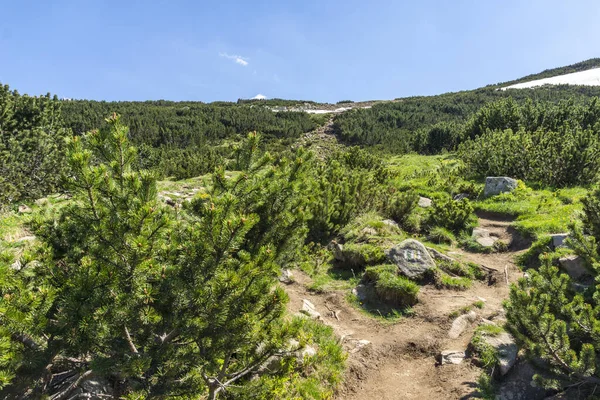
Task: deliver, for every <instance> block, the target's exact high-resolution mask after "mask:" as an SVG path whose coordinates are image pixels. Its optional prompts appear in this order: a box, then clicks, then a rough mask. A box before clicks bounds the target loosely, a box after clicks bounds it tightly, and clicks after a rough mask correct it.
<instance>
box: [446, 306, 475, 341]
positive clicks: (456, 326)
mask: <svg viewBox="0 0 600 400" xmlns="http://www.w3.org/2000/svg"><path fill="white" fill-rule="evenodd" d="M476 319H477V313H475V311H469V312H468V313H467V314H463V315H461V316H459V317H457V318H456V319H455V320H454V321H453V322H452V327H451V328H450V331H448V337H449V338H450V339H456V338H458V337H459V336H460V335H462V334H463V332H464V331H465V329H467V327H469V325H471V324H472V323H473V322H475V320H476Z"/></svg>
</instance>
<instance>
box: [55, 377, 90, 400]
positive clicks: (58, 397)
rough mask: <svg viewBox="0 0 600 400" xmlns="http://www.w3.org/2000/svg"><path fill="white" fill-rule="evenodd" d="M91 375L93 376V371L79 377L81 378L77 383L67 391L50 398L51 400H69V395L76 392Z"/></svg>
mask: <svg viewBox="0 0 600 400" xmlns="http://www.w3.org/2000/svg"><path fill="white" fill-rule="evenodd" d="M91 374H92V370H87V371H85V372H84V373H83V374H81V375H80V376H79V378H77V380H76V381H75V382H73V383H72V384H71V385H69V387H67V388H66V389H65V390H63V391H62V392H60V393H57V394H55V395H54V396H52V397H50V400H64V399H66V398H68V396H69V394H71V392H72V391H73V390H75V389H76V388H77V387H78V386H79V385H80V384H81V383H82V382H83V381H84V380H85V379H86V378H87V377H88V376H90V375H91Z"/></svg>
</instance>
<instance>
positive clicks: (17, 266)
mask: <svg viewBox="0 0 600 400" xmlns="http://www.w3.org/2000/svg"><path fill="white" fill-rule="evenodd" d="M10 268H11V269H14V270H15V271H20V270H21V269H22V268H23V264H21V261H20V260H17V261H15V262H14V263H12V264H10Z"/></svg>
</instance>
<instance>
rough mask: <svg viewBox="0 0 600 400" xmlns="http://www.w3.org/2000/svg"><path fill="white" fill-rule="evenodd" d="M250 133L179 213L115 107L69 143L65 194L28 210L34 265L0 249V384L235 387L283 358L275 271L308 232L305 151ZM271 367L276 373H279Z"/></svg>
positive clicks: (150, 390) (128, 390)
mask: <svg viewBox="0 0 600 400" xmlns="http://www.w3.org/2000/svg"><path fill="white" fill-rule="evenodd" d="M258 140H259V136H258V135H256V134H252V135H250V136H249V138H248V139H247V140H246V141H245V142H244V143H243V145H242V146H241V147H240V148H239V149H238V151H237V153H236V154H237V159H236V163H235V166H236V167H237V169H238V171H236V172H234V173H233V176H229V177H228V176H227V175H226V174H225V172H224V171H223V170H219V171H217V172H216V173H215V174H214V177H213V183H212V185H210V187H209V188H208V189H207V191H206V193H204V194H203V195H200V196H199V197H198V198H196V199H195V200H193V201H192V202H191V203H190V204H189V205H188V206H186V207H185V209H184V210H182V211H181V212H176V211H173V210H171V209H170V208H167V206H163V205H161V203H160V202H159V201H158V200H157V187H156V180H155V178H154V176H153V174H151V173H149V172H147V171H136V170H135V169H134V166H135V165H137V160H136V151H135V149H134V148H132V147H130V146H129V143H128V138H127V129H126V128H125V127H124V126H123V125H122V124H121V122H120V120H119V117H117V116H116V115H114V116H113V117H112V118H109V119H108V120H107V125H106V126H105V127H104V128H103V129H100V130H98V131H92V132H90V133H89V134H87V135H85V136H84V137H76V138H74V139H73V140H71V141H70V142H69V147H68V160H69V164H70V170H71V178H70V181H69V187H70V190H71V191H72V193H73V199H72V200H71V201H70V203H69V204H68V205H67V206H65V207H64V208H63V209H61V210H60V213H59V215H58V216H57V217H55V218H50V219H49V220H41V221H38V222H37V223H36V233H37V235H38V236H39V237H40V238H41V239H42V241H43V242H44V243H45V247H44V253H43V254H44V256H45V258H44V259H43V260H42V262H41V263H40V264H39V265H36V266H35V268H34V267H31V268H29V267H26V268H24V269H22V270H21V271H16V270H13V269H11V268H10V267H9V266H8V263H1V262H0V283H2V286H1V289H0V322H1V324H0V327H1V328H0V349H3V350H5V351H6V353H5V354H6V355H4V353H3V357H0V387H2V386H4V389H3V391H0V395H2V396H4V397H5V398H17V397H19V396H23V395H26V396H38V397H39V396H42V395H44V394H49V392H48V391H49V390H52V388H49V387H48V384H49V383H50V381H51V378H52V376H53V375H54V374H57V373H61V372H64V371H75V372H77V374H76V377H77V378H76V379H75V380H74V381H73V382H72V383H70V384H69V385H67V386H66V388H65V387H63V388H61V391H60V392H59V393H53V396H55V397H56V398H62V397H66V396H67V395H68V394H69V393H70V392H71V391H72V390H73V389H74V388H75V387H76V386H77V385H78V384H80V383H81V381H83V380H85V379H88V378H89V377H91V376H97V377H101V378H104V379H105V380H107V381H108V382H110V384H111V385H112V389H113V391H114V395H115V396H127V398H157V397H158V398H164V397H183V398H193V397H198V396H201V395H208V398H210V399H214V398H216V397H217V396H219V395H220V393H239V394H242V393H244V388H245V387H246V386H245V384H247V383H249V378H250V376H251V374H253V373H255V372H256V370H257V369H259V367H262V366H263V365H264V364H265V363H266V362H267V361H268V360H271V359H272V358H273V357H284V358H286V357H287V359H293V357H292V353H293V352H294V351H296V350H298V349H297V348H289V346H288V345H287V343H288V339H289V338H290V337H291V336H292V334H294V333H297V332H298V330H299V329H301V327H300V326H299V325H298V324H297V323H294V322H290V321H288V320H286V319H284V311H285V305H286V302H287V296H286V295H285V293H284V292H283V290H282V289H281V288H280V287H278V286H277V285H276V284H275V283H276V278H277V276H278V274H279V273H280V264H281V263H283V262H286V260H289V259H290V258H292V257H293V256H294V255H295V254H296V252H297V251H298V248H299V246H300V245H301V244H302V243H303V241H304V238H305V236H306V232H307V229H306V219H307V218H308V217H309V214H308V213H307V211H306V202H307V201H308V198H309V196H308V190H309V188H310V186H309V185H308V184H307V179H306V171H307V168H308V162H307V161H308V160H309V159H310V155H309V154H307V153H305V152H303V151H302V150H300V151H299V152H298V153H297V154H296V157H295V159H293V160H286V159H281V160H274V159H273V158H272V157H271V156H269V155H268V154H261V153H260V152H259V151H258ZM284 383H285V379H282V380H281V382H280V383H279V385H283V384H284Z"/></svg>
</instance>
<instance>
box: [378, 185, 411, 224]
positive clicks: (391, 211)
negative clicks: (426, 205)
mask: <svg viewBox="0 0 600 400" xmlns="http://www.w3.org/2000/svg"><path fill="white" fill-rule="evenodd" d="M418 203H419V195H417V194H416V193H414V192H411V191H407V192H396V193H394V194H393V195H391V196H389V198H387V199H386V201H385V203H384V205H383V213H384V215H385V216H386V217H387V218H391V219H393V220H394V221H396V222H397V223H398V224H399V225H400V226H402V227H404V228H406V227H408V225H410V224H407V222H408V221H409V219H410V217H411V215H413V213H414V211H415V210H416V208H417V206H418Z"/></svg>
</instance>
